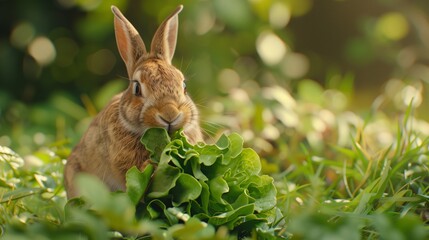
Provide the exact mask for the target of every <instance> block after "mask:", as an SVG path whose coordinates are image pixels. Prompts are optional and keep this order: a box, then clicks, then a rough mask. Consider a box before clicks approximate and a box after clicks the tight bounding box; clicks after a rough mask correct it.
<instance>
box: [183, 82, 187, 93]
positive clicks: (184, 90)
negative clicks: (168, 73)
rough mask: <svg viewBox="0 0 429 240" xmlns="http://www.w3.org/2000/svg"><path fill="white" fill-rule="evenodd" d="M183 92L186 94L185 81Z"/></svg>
mask: <svg viewBox="0 0 429 240" xmlns="http://www.w3.org/2000/svg"><path fill="white" fill-rule="evenodd" d="M183 92H184V93H185V94H186V83H185V82H183Z"/></svg>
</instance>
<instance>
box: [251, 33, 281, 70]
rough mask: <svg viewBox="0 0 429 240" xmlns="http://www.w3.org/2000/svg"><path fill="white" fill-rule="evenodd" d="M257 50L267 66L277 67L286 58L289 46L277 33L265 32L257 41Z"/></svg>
mask: <svg viewBox="0 0 429 240" xmlns="http://www.w3.org/2000/svg"><path fill="white" fill-rule="evenodd" d="M256 50H257V51H258V54H259V56H260V57H261V59H262V61H264V63H265V64H267V65H276V64H278V63H280V61H281V60H282V59H283V57H284V56H285V54H286V51H287V46H286V44H285V42H284V41H283V40H282V39H281V38H279V37H278V36H277V35H276V34H275V33H273V32H271V31H264V32H262V33H261V34H260V35H259V36H258V39H257V40H256Z"/></svg>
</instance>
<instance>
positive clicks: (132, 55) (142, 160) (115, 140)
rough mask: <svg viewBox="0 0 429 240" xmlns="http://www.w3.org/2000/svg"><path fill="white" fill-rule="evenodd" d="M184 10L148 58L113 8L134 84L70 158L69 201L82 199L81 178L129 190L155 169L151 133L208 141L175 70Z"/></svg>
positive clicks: (165, 26)
mask: <svg viewBox="0 0 429 240" xmlns="http://www.w3.org/2000/svg"><path fill="white" fill-rule="evenodd" d="M182 9H183V6H181V5H180V6H179V7H177V9H176V10H175V11H174V12H173V13H172V14H171V15H170V16H169V17H167V19H166V20H164V22H163V23H162V24H161V26H160V27H159V28H158V30H157V31H156V33H155V35H154V37H153V39H152V43H151V48H150V52H147V51H146V47H145V44H144V42H143V40H142V39H141V37H140V35H139V34H138V32H137V31H136V29H135V28H134V27H133V25H131V23H130V22H129V21H128V20H127V19H126V18H125V17H124V16H123V15H122V13H121V12H120V11H119V9H118V8H116V7H115V6H112V12H113V14H114V25H115V35H116V42H117V45H118V49H119V53H120V55H121V57H122V59H123V60H124V62H125V65H126V67H127V72H128V77H129V80H130V83H129V86H128V88H127V89H126V90H125V91H123V92H122V93H120V94H118V95H116V96H114V97H113V99H112V100H111V101H110V103H109V104H108V105H107V106H106V107H105V108H104V109H103V110H102V111H101V112H100V113H99V114H98V115H97V116H96V117H95V119H94V120H93V121H92V123H91V125H90V126H89V128H88V130H87V131H86V133H85V134H84V136H83V137H82V139H81V140H80V142H79V143H78V144H77V145H76V147H75V148H74V149H73V151H72V153H71V155H70V156H69V158H68V161H67V164H66V166H65V169H64V181H65V183H64V185H65V188H66V191H67V197H68V198H69V199H70V198H73V197H76V196H78V192H77V189H76V188H75V187H74V180H75V177H76V175H77V174H78V173H81V172H84V173H89V174H93V175H96V176H97V177H99V178H100V179H101V180H102V181H103V182H104V183H105V184H106V185H107V186H108V187H109V188H110V190H111V191H116V190H125V173H126V172H127V170H128V169H130V168H131V167H132V166H137V168H139V169H141V170H142V169H144V168H145V166H146V165H147V164H148V163H149V161H148V160H149V154H148V152H147V151H146V149H145V148H144V146H143V145H142V144H141V143H140V137H141V136H142V134H143V133H144V132H145V131H146V130H147V129H148V128H151V127H162V128H165V129H167V131H168V132H170V133H172V132H174V131H176V130H178V129H180V128H183V131H184V133H185V135H186V136H187V137H188V139H189V141H190V142H192V143H196V142H199V141H202V134H201V130H200V127H199V123H198V111H197V108H196V106H195V105H194V103H193V102H192V100H191V98H190V97H189V96H188V95H187V93H186V87H185V83H184V77H183V74H182V73H181V72H180V71H179V70H178V69H177V68H175V67H174V66H173V65H172V64H171V60H172V58H173V55H174V51H175V48H176V40H177V29H178V24H179V21H178V14H179V13H180V12H181V11H182Z"/></svg>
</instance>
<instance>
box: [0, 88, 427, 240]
mask: <svg viewBox="0 0 429 240" xmlns="http://www.w3.org/2000/svg"><path fill="white" fill-rule="evenodd" d="M322 91H324V90H323V89H322ZM307 100H308V99H307ZM307 100H306V101H307ZM306 101H304V100H303V99H301V97H299V96H298V98H297V100H296V104H297V107H296V108H293V109H292V110H293V111H292V113H295V114H298V110H299V109H301V110H302V109H305V106H306V105H307V104H308V102H306ZM269 102H271V103H272V100H270V101H269ZM312 104H313V106H318V107H319V108H320V110H325V111H331V110H329V109H327V108H324V107H322V106H321V105H320V104H316V103H315V102H313V103H312ZM263 106H265V107H266V108H267V109H277V108H278V105H277V104H265V105H263ZM240 109H243V107H240ZM313 109H314V108H313ZM414 110H415V105H412V104H410V105H409V107H408V108H407V109H405V111H404V112H402V113H401V118H392V119H386V118H385V117H383V114H382V111H381V110H380V109H378V110H377V111H376V112H375V113H373V114H372V115H369V116H368V117H367V118H366V120H365V121H364V120H363V119H360V117H359V116H357V115H354V116H355V117H356V118H357V119H360V120H361V121H356V122H355V125H352V124H349V125H348V126H349V130H350V131H349V132H347V135H348V136H349V138H348V141H345V142H344V143H342V142H337V143H334V142H333V141H332V138H331V137H332V136H337V135H338V134H339V130H338V129H340V128H332V129H331V130H330V134H329V135H323V136H322V137H329V138H327V139H326V140H324V139H323V138H321V140H319V141H317V142H316V143H317V144H316V145H313V144H311V143H310V141H307V140H306V138H307V137H308V136H311V134H310V135H302V134H303V133H305V132H300V131H295V132H293V134H291V135H288V134H286V133H288V132H285V133H282V134H286V135H281V137H279V138H277V140H276V144H278V146H279V147H278V149H279V150H277V151H275V152H270V151H266V150H265V151H264V148H263V147H261V146H266V144H260V143H263V142H262V140H264V136H265V135H260V136H254V137H253V138H251V139H252V140H254V141H249V142H247V143H246V144H250V145H251V146H252V148H253V149H255V150H257V151H258V152H260V155H261V156H263V159H262V160H261V163H262V165H258V162H259V161H258V160H257V159H258V156H257V155H256V154H255V152H254V151H253V150H250V149H248V148H242V144H243V140H242V138H241V136H240V135H238V134H230V135H228V136H225V135H224V136H221V137H219V138H218V140H217V141H216V143H215V144H208V145H204V144H200V145H195V146H192V145H190V144H189V143H188V142H187V141H186V139H185V138H184V136H183V135H182V134H176V135H175V136H173V138H172V139H169V137H168V136H167V135H166V134H165V132H164V130H160V129H153V130H151V131H149V132H147V135H146V136H145V137H143V139H142V141H143V143H144V144H146V146H147V148H148V149H151V150H152V151H153V156H152V158H153V165H158V167H157V168H156V169H155V168H153V167H152V165H149V167H148V168H146V169H145V170H144V171H143V172H140V171H139V170H137V169H135V168H133V169H131V170H130V171H129V172H128V174H127V192H126V193H121V192H118V193H109V191H108V190H107V189H106V187H105V186H104V185H102V184H101V183H100V182H99V181H98V180H96V179H93V177H90V176H85V175H84V176H82V177H81V178H80V179H79V181H78V182H79V185H80V187H81V188H82V189H83V194H84V196H85V199H86V200H85V201H82V200H80V199H75V200H72V201H70V202H68V203H67V204H66V201H65V194H64V192H63V189H62V184H61V180H62V166H63V161H62V159H63V158H65V157H66V156H67V155H68V151H69V150H68V149H67V148H65V147H64V145H63V143H59V144H57V145H54V146H51V147H50V148H44V149H43V150H41V151H39V152H36V153H34V154H32V155H29V156H27V157H25V158H24V159H25V160H23V159H22V158H20V157H19V156H18V155H17V154H16V153H14V152H12V151H11V150H10V149H8V148H2V150H1V152H2V153H1V158H0V160H1V164H2V166H1V167H2V169H5V171H3V172H2V174H3V175H2V176H1V183H2V184H1V190H0V191H1V193H0V196H1V205H0V206H1V211H2V213H3V214H2V215H1V216H2V218H1V225H2V232H3V233H2V234H3V236H4V237H5V238H6V239H8V238H15V237H24V236H27V237H29V236H34V235H39V236H46V237H49V238H59V236H62V237H64V236H69V237H70V238H74V237H76V236H80V237H83V238H95V239H106V238H113V237H115V238H122V239H136V238H137V239H145V238H148V236H149V235H150V236H151V237H152V238H153V239H171V238H177V239H181V238H183V239H192V238H191V236H192V237H193V238H194V239H236V238H237V237H242V235H240V234H244V235H246V234H250V235H247V236H250V237H253V238H259V239H270V238H275V237H277V238H279V237H280V236H283V237H284V238H287V239H343V238H345V237H347V238H351V239H390V238H391V237H393V236H394V237H395V239H409V238H410V237H412V239H417V240H418V239H422V240H423V239H427V237H428V236H429V235H428V234H429V230H428V227H427V221H428V214H429V210H428V207H429V206H428V204H429V197H428V196H429V187H428V186H429V179H428V177H427V176H429V169H428V167H427V166H428V164H429V162H428V159H429V158H428V155H429V152H428V150H427V145H428V141H429V138H428V135H429V134H428V132H427V131H426V130H425V129H426V128H425V126H427V125H425V124H424V121H422V120H419V119H417V118H416V117H415V115H414ZM265 111H268V110H265ZM257 112H258V111H256V113H257ZM254 113H255V112H254ZM344 113H345V112H343V111H339V112H338V114H337V115H338V116H340V115H341V114H344ZM249 116H250V120H249V121H254V118H257V114H256V115H255V114H250V115H249ZM238 119H242V120H244V119H243V118H238ZM341 119H342V118H337V119H336V120H337V121H338V122H340V121H342V120H341ZM396 119H401V120H400V121H399V122H398V121H397V120H396ZM380 120H383V121H381V125H376V126H377V127H375V129H377V130H383V131H384V132H385V133H386V129H379V128H381V126H383V125H385V126H386V127H388V128H387V129H389V132H388V133H389V134H392V136H394V138H393V139H394V141H391V142H389V144H386V145H382V143H386V142H385V141H384V140H382V139H381V140H382V141H381V142H380V139H378V138H377V137H378V136H380V135H379V134H370V133H371V131H372V130H371V131H369V128H374V127H372V125H373V124H380V123H379V122H380ZM244 123H245V121H243V124H244ZM278 124H280V122H279V123H277V124H276V125H275V126H276V127H277V128H278V129H282V128H281V126H280V125H278ZM303 124H305V122H301V123H300V124H299V125H298V126H302V125H303ZM359 124H362V126H360V127H359V126H358V125H359ZM266 125H267V124H265V125H263V126H266ZM338 125H341V124H338ZM333 126H337V125H333ZM255 127H257V125H255ZM296 129H297V130H298V129H300V127H297V128H296ZM313 131H316V130H314V129H313ZM255 133H257V131H256V130H255ZM154 135H156V136H159V135H161V136H163V137H161V138H159V137H158V139H159V140H162V141H154V140H153V138H154ZM243 135H244V136H245V134H243ZM384 135H386V134H384ZM258 139H259V140H258ZM285 141H288V142H290V143H293V142H297V144H296V145H290V144H289V145H285V143H284V142H285ZM266 142H270V143H271V144H274V142H272V140H271V141H267V140H266ZM258 144H260V145H258ZM286 146H288V147H289V148H288V153H289V154H287V153H285V152H281V151H282V149H283V150H284V149H285V148H284V147H286ZM294 146H296V148H298V149H294ZM48 149H49V150H48ZM158 149H164V150H163V151H158ZM246 149H247V150H246ZM160 153H161V154H160ZM292 153H293V154H292ZM298 153H301V154H298ZM197 156H199V157H197ZM276 156H277V157H278V158H279V159H276ZM281 156H285V157H287V162H288V164H284V165H278V163H280V162H273V160H276V161H280V160H282V159H281V158H280V157H281ZM228 160H231V161H228ZM242 160H248V162H247V163H246V162H240V161H242ZM40 161H42V162H43V165H41V162H40ZM240 163H241V164H240ZM247 164H250V165H249V166H253V167H246V166H247ZM274 166H277V167H274ZM239 167H240V168H241V170H239V169H240V168H239ZM259 170H262V172H265V173H267V172H269V173H270V175H271V176H272V177H273V178H271V177H268V176H266V175H259V174H258V172H259ZM243 171H244V172H245V173H246V174H243V173H244V172H243ZM239 172H241V173H242V174H237V173H239ZM152 175H153V179H152V181H149V180H148V179H149V178H150V177H151V176H152ZM272 179H274V181H272ZM234 180H237V182H234ZM238 180H239V181H238ZM240 181H241V183H242V184H239V182H240ZM249 183H250V184H249ZM272 184H274V185H272ZM262 185H264V186H266V187H263V186H262ZM273 186H275V188H273ZM274 195H275V196H276V198H274ZM141 196H145V197H144V199H145V200H144V202H140V201H139V200H140V197H141ZM136 205H137V206H136ZM274 205H275V206H274ZM275 209H277V211H274V210H275ZM221 211H223V212H224V214H221V215H219V212H221ZM264 213H265V214H264ZM243 216H246V218H244V217H243ZM281 216H283V218H282V217H281ZM244 219H245V220H246V221H243V220H244ZM254 220H258V221H254ZM234 223H235V224H234ZM247 224H249V225H247ZM249 229H252V230H255V231H250V232H249ZM257 229H259V230H257ZM237 234H238V235H237Z"/></svg>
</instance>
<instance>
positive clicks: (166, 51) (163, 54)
mask: <svg viewBox="0 0 429 240" xmlns="http://www.w3.org/2000/svg"><path fill="white" fill-rule="evenodd" d="M182 9H183V5H179V6H178V7H177V8H176V10H174V12H173V13H172V14H171V15H170V16H169V17H167V18H166V19H165V20H164V22H162V24H161V26H159V28H158V30H156V33H155V35H154V36H153V39H152V43H151V54H152V55H154V56H155V57H158V58H162V59H164V60H165V61H167V62H168V63H170V64H171V60H172V58H173V55H174V51H175V49H176V41H177V29H178V27H179V17H178V14H179V13H180V12H181V11H182Z"/></svg>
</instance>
